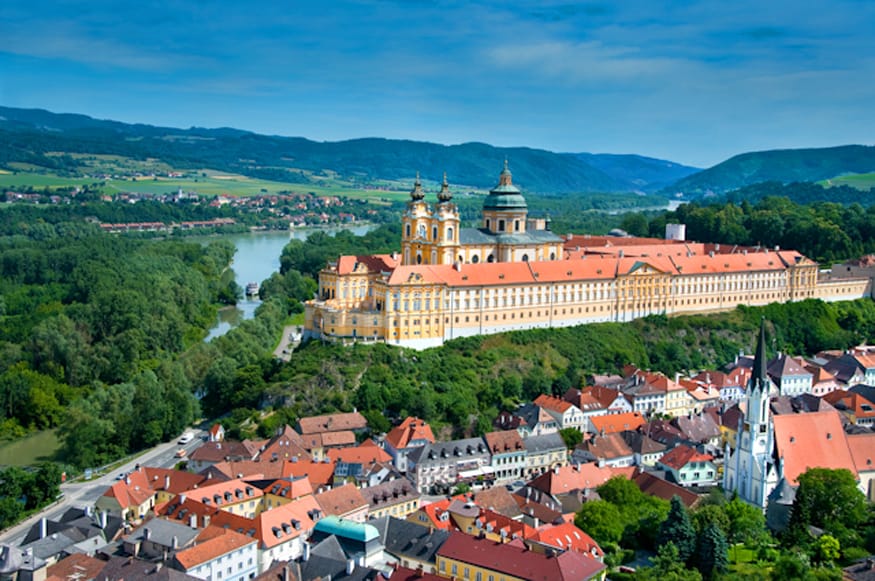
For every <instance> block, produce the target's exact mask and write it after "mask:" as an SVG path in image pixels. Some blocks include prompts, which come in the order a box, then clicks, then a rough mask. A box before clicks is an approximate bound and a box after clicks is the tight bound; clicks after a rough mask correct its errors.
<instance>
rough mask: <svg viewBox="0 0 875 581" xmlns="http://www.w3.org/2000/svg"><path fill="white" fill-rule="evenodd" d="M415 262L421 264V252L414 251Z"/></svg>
mask: <svg viewBox="0 0 875 581" xmlns="http://www.w3.org/2000/svg"><path fill="white" fill-rule="evenodd" d="M416 264H422V254H419V253H418V252H417V253H416Z"/></svg>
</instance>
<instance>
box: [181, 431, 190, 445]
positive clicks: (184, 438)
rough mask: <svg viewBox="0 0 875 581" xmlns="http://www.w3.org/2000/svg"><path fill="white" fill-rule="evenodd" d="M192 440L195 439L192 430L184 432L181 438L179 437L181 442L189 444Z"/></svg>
mask: <svg viewBox="0 0 875 581" xmlns="http://www.w3.org/2000/svg"><path fill="white" fill-rule="evenodd" d="M192 440H194V434H192V433H191V432H186V433H184V434H182V437H181V438H179V443H180V444H188V443H189V442H191V441H192Z"/></svg>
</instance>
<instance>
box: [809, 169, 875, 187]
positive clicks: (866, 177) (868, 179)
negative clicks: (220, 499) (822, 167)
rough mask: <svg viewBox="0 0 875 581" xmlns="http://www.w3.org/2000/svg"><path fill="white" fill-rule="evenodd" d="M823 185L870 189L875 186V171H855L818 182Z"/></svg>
mask: <svg viewBox="0 0 875 581" xmlns="http://www.w3.org/2000/svg"><path fill="white" fill-rule="evenodd" d="M818 183H819V184H820V185H822V186H826V187H833V186H851V187H852V188H857V189H858V190H870V189H872V188H875V173H855V174H848V175H843V176H837V177H834V178H831V179H828V180H823V181H822V182H818Z"/></svg>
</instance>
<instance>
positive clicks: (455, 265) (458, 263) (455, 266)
mask: <svg viewBox="0 0 875 581" xmlns="http://www.w3.org/2000/svg"><path fill="white" fill-rule="evenodd" d="M453 268H455V269H456V270H457V271H458V272H462V263H461V262H459V261H458V260H457V261H456V262H454V263H453Z"/></svg>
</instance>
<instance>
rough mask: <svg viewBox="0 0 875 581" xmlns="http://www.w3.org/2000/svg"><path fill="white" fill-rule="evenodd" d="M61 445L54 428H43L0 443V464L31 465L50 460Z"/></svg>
mask: <svg viewBox="0 0 875 581" xmlns="http://www.w3.org/2000/svg"><path fill="white" fill-rule="evenodd" d="M60 447H61V441H60V440H59V439H58V434H57V432H55V430H43V431H41V432H36V433H35V434H31V435H30V436H27V437H26V438H22V439H20V440H14V441H11V442H4V443H3V444H0V466H33V465H34V464H39V463H40V462H45V461H47V460H52V459H53V458H54V456H55V454H56V453H57V451H58V450H59V449H60Z"/></svg>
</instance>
